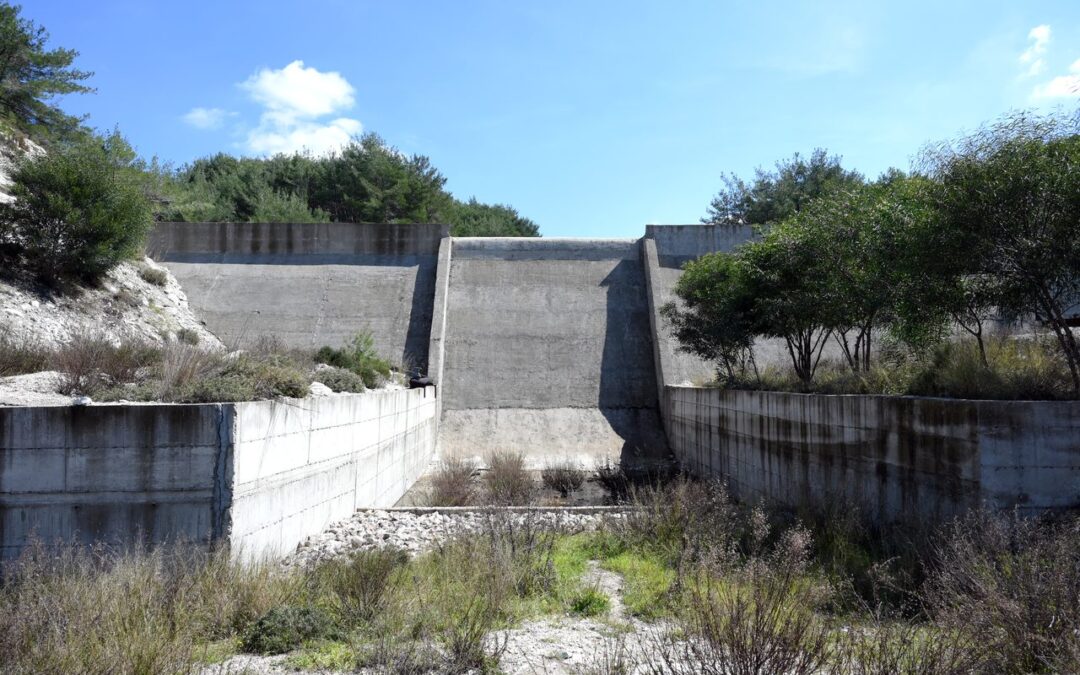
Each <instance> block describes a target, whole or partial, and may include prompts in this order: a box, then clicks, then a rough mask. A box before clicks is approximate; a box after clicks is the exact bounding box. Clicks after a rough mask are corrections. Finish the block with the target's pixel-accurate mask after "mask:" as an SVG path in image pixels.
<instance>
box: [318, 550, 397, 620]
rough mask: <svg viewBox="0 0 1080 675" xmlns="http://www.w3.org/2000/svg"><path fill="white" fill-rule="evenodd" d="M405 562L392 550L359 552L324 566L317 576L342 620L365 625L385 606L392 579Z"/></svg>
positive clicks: (320, 568)
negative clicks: (333, 599)
mask: <svg viewBox="0 0 1080 675" xmlns="http://www.w3.org/2000/svg"><path fill="white" fill-rule="evenodd" d="M408 559H409V557H408V555H407V554H406V553H405V552H404V551H399V550H397V549H393V548H384V549H378V550H373V551H361V552H358V553H354V554H352V555H350V556H348V557H346V558H337V559H333V560H330V561H329V562H326V563H324V564H323V565H321V566H320V567H319V568H318V569H317V570H316V577H317V579H318V582H319V583H322V584H323V585H324V587H325V588H326V589H327V590H328V591H329V592H330V593H331V595H332V596H333V597H334V598H336V600H337V604H338V607H339V608H340V613H341V616H342V618H343V619H344V620H345V621H347V622H350V623H360V622H367V621H370V620H371V619H372V618H374V617H375V615H376V614H378V613H379V611H381V610H382V609H383V608H384V607H385V603H386V599H387V598H386V594H387V591H388V589H389V586H390V581H391V576H392V575H393V574H394V572H395V571H396V570H397V569H399V568H400V567H402V566H404V565H405V563H406V562H408Z"/></svg>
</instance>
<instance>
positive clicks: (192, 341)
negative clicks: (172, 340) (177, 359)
mask: <svg viewBox="0 0 1080 675" xmlns="http://www.w3.org/2000/svg"><path fill="white" fill-rule="evenodd" d="M176 339H177V341H179V342H181V343H183V344H185V345H191V346H192V347H195V346H197V345H198V344H199V331H197V330H194V329H192V328H181V329H180V330H178V331H176Z"/></svg>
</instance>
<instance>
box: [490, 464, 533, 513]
mask: <svg viewBox="0 0 1080 675" xmlns="http://www.w3.org/2000/svg"><path fill="white" fill-rule="evenodd" d="M483 477H484V488H485V490H484V496H485V499H486V501H487V503H488V504H494V505H497V506H525V505H527V504H529V502H530V501H532V498H533V495H534V494H535V493H536V485H535V484H534V483H533V478H532V475H531V474H530V473H529V471H528V470H527V469H526V468H525V455H524V454H522V453H521V452H510V451H502V452H494V453H492V454H490V455H488V457H487V471H485V472H484V476H483Z"/></svg>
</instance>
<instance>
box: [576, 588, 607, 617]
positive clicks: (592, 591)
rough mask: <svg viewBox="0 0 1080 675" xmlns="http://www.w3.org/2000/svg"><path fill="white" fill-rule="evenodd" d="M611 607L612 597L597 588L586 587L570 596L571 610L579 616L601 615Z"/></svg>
mask: <svg viewBox="0 0 1080 675" xmlns="http://www.w3.org/2000/svg"><path fill="white" fill-rule="evenodd" d="M610 607H611V599H610V598H608V596H607V595H605V594H604V593H603V592H601V591H600V590H599V589H596V588H586V589H584V590H582V591H580V592H579V593H577V594H576V595H574V596H573V597H571V598H570V612H571V613H572V614H576V615H578V616H600V615H601V614H606V613H607V611H608V609H609V608H610Z"/></svg>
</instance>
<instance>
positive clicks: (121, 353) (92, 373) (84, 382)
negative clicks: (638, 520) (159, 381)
mask: <svg viewBox="0 0 1080 675" xmlns="http://www.w3.org/2000/svg"><path fill="white" fill-rule="evenodd" d="M160 359H161V350H160V349H159V348H157V347H155V346H153V345H150V344H147V343H143V342H138V341H134V340H128V341H121V342H113V341H110V340H108V339H106V338H104V337H101V336H95V335H90V336H79V337H76V338H74V339H72V340H71V341H69V342H68V343H67V344H65V345H64V346H63V347H61V348H59V349H58V350H57V351H56V353H55V354H54V355H53V365H54V367H55V368H56V369H57V370H59V371H60V372H61V378H60V386H59V392H60V393H61V394H66V395H72V394H86V395H93V394H95V393H97V392H98V391H101V390H102V389H103V388H105V387H108V386H112V385H117V384H123V383H127V382H132V381H134V380H135V379H136V376H137V375H138V374H139V371H140V370H141V369H143V368H147V367H148V366H151V365H153V364H155V363H157V362H158V361H160Z"/></svg>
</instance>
